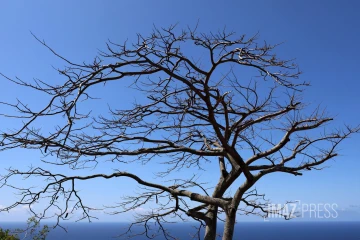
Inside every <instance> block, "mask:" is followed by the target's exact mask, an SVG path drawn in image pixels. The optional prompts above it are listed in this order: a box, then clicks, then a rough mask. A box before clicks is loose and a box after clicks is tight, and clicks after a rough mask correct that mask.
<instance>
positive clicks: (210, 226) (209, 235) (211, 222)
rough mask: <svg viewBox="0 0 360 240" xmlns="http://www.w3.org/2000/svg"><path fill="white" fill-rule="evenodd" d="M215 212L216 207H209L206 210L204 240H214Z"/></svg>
mask: <svg viewBox="0 0 360 240" xmlns="http://www.w3.org/2000/svg"><path fill="white" fill-rule="evenodd" d="M217 211H218V207H217V206H210V207H209V209H208V212H207V214H206V218H207V220H206V228H205V236H204V240H216V226H217Z"/></svg>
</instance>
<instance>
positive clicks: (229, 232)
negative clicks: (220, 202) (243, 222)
mask: <svg viewBox="0 0 360 240" xmlns="http://www.w3.org/2000/svg"><path fill="white" fill-rule="evenodd" d="M235 221H236V210H235V209H231V210H230V211H228V213H226V222H225V226H224V233H223V237H222V240H232V239H233V236H234V228H235Z"/></svg>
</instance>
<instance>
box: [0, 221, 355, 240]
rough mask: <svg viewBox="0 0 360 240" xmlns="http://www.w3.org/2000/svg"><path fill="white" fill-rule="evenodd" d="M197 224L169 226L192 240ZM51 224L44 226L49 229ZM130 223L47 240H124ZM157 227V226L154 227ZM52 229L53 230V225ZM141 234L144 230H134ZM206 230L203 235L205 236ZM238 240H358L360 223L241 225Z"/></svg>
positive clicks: (99, 225)
mask: <svg viewBox="0 0 360 240" xmlns="http://www.w3.org/2000/svg"><path fill="white" fill-rule="evenodd" d="M194 223H195V222H186V223H174V224H165V227H166V228H167V229H168V231H169V232H170V233H171V234H172V235H173V236H174V237H176V239H179V240H180V239H181V240H182V239H192V238H191V234H195V229H194V227H193V226H195V224H194ZM45 224H47V223H45V222H44V223H43V224H42V225H45ZM128 224H130V222H92V223H91V224H86V222H66V223H63V224H62V226H63V227H64V228H66V229H67V232H66V231H64V230H63V229H61V228H59V227H57V228H55V229H52V228H50V229H51V230H50V233H49V234H48V237H47V238H46V239H47V240H60V239H67V240H75V239H86V240H92V239H94V240H95V239H114V238H115V239H116V238H117V239H124V238H126V237H124V236H123V238H119V234H121V233H123V232H124V230H125V229H126V228H127V226H128ZM25 225H26V223H24V222H17V223H16V222H0V227H2V228H5V229H6V228H8V229H15V228H18V227H24V226H25ZM222 225H223V223H219V225H218V233H219V234H221V231H222ZM151 226H152V227H154V226H153V225H151ZM49 227H51V226H50V225H49ZM136 230H141V229H140V228H134V232H133V233H136ZM150 232H151V234H158V235H159V236H158V237H157V238H155V239H160V240H162V239H165V238H164V237H163V236H162V235H161V233H159V232H157V231H156V229H153V231H150ZM203 232H204V231H203V230H202V231H201V235H203ZM234 236H235V237H234V239H239V240H242V239H244V240H247V239H251V240H282V239H290V238H291V239H292V240H303V239H306V240H317V239H326V240H342V239H345V240H353V239H354V240H358V239H360V221H269V222H259V221H258V222H255V221H247V222H239V223H238V224H237V225H236V227H235V234H234ZM132 239H135V240H140V239H146V237H145V236H137V237H134V238H132Z"/></svg>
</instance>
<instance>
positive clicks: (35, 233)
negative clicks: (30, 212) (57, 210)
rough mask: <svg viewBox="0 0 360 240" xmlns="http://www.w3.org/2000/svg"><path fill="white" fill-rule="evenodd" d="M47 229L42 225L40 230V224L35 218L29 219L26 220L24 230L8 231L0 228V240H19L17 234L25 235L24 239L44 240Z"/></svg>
mask: <svg viewBox="0 0 360 240" xmlns="http://www.w3.org/2000/svg"><path fill="white" fill-rule="evenodd" d="M49 231H50V230H49V227H48V226H47V225H44V226H43V227H42V228H41V229H40V222H39V220H37V219H36V218H35V217H31V218H29V219H28V220H27V227H26V229H25V230H24V229H15V230H14V231H10V230H9V229H6V230H4V229H2V228H0V240H20V238H19V236H18V234H19V233H25V236H24V238H25V239H33V240H45V239H46V236H47V234H48V233H49Z"/></svg>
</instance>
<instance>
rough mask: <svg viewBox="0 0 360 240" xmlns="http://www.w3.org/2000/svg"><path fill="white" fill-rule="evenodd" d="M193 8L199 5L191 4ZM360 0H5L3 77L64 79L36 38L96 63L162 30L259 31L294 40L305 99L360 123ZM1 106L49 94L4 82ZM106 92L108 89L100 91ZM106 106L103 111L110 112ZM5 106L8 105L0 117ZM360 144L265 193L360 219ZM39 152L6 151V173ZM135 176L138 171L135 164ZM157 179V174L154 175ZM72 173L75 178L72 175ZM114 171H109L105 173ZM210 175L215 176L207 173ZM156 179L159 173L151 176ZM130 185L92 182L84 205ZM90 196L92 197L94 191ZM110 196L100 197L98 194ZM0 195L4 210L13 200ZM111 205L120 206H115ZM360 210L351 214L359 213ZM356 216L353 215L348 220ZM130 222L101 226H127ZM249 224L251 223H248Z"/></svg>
mask: <svg viewBox="0 0 360 240" xmlns="http://www.w3.org/2000/svg"><path fill="white" fill-rule="evenodd" d="M190 3H191V4H190ZM359 7H360V3H359V2H358V1H355V0H353V1H285V0H281V1H280V0H279V1H267V0H263V1H259V0H255V1H235V0H233V1H226V2H225V1H223V2H219V1H203V0H202V1H157V0H156V1H144V0H143V1H115V0H113V1H108V0H104V1H94V0H87V1H83V0H81V1H80V0H79V1H69V0H64V1H45V0H44V1H25V0H23V1H10V0H8V1H1V3H0V34H1V41H0V72H2V73H4V74H6V75H8V76H18V77H20V78H22V79H24V80H31V79H32V78H33V77H36V78H41V79H44V80H45V79H46V80H48V81H59V80H60V79H59V78H58V77H59V75H58V74H57V73H56V72H54V70H53V69H52V67H51V66H52V65H53V66H57V67H61V66H63V65H64V63H63V62H61V61H59V59H57V58H55V57H54V56H53V55H52V54H51V53H50V52H49V51H47V50H46V49H45V48H44V47H42V46H41V45H40V44H39V43H38V42H36V40H35V39H34V38H33V37H32V36H31V34H30V31H31V32H33V33H34V34H35V35H36V36H38V37H39V38H40V39H44V40H45V41H46V42H47V43H48V44H49V45H50V46H51V47H52V48H54V49H55V50H56V51H57V52H59V53H60V54H62V55H63V56H65V57H67V58H68V59H71V60H72V61H75V62H76V61H78V62H82V61H92V59H93V57H94V56H95V55H96V54H97V51H98V49H105V42H106V41H107V40H108V39H110V40H112V41H114V42H120V43H121V42H123V41H125V40H126V39H129V40H131V39H134V37H135V34H136V33H142V34H144V35H146V33H149V32H150V31H151V29H152V28H153V25H156V26H159V27H167V26H168V25H170V24H174V23H178V25H179V27H180V28H181V27H186V26H187V25H189V26H195V24H196V23H197V22H198V21H199V29H200V30H201V31H204V32H208V31H216V30H218V29H222V28H224V26H226V28H227V29H229V30H234V31H235V32H237V33H238V34H239V35H240V34H247V35H253V34H255V33H257V32H259V34H260V39H261V40H266V41H267V42H270V43H279V42H284V44H283V45H281V46H280V47H279V49H278V53H279V55H280V56H282V57H285V58H296V62H297V63H298V64H299V66H300V70H302V71H303V72H304V73H303V74H302V76H301V78H302V79H303V80H305V81H310V82H311V85H312V87H311V88H309V89H307V92H306V93H305V96H304V98H305V99H307V101H309V102H311V103H313V104H321V105H322V106H324V107H326V109H327V110H328V112H330V113H332V114H333V115H336V116H337V121H336V123H335V124H337V125H338V126H339V125H341V124H342V123H348V124H352V125H356V124H359V123H360V120H359V119H360V118H359V117H360V113H359V103H360V95H359V93H358V92H359V89H360V82H359V73H358V68H359V64H360V60H359V56H360V48H359V42H360V30H359V28H358V23H359V22H360V15H359V14H358V9H359ZM0 89H1V90H2V91H1V95H0V101H15V100H16V98H17V97H18V98H20V99H24V100H26V101H27V102H28V103H29V104H31V105H32V106H35V107H40V106H41V103H42V102H41V100H42V96H33V95H29V92H27V91H25V90H24V89H21V88H18V87H17V86H14V85H13V84H11V83H9V82H7V81H5V79H3V78H0ZM99 91H104V90H99ZM119 91H121V90H118V89H115V88H114V89H109V88H108V89H106V92H105V93H106V95H107V96H108V97H109V96H110V97H111V98H113V99H116V98H118V97H119V96H122V98H124V99H125V100H128V99H134V98H136V96H130V95H129V94H127V93H126V91H125V90H122V92H119ZM101 107H102V105H101V102H99V103H96V104H95V105H94V108H99V109H100V108H101ZM1 111H4V110H2V107H1V106H0V112H1ZM2 121H3V122H2V124H1V127H2V128H7V129H11V128H14V127H16V126H15V125H14V124H15V123H14V122H13V121H10V120H3V119H2ZM359 143H360V138H359V136H354V137H352V138H351V139H350V140H348V141H346V142H345V144H343V145H342V146H341V152H340V153H341V154H342V155H341V156H340V157H338V158H336V160H334V161H330V162H329V163H328V164H327V165H328V166H330V168H327V169H325V170H323V171H317V172H314V171H311V172H307V173H305V174H304V176H302V177H292V176H288V175H282V174H275V175H273V176H270V177H267V178H265V179H264V180H262V181H260V182H259V184H258V187H257V188H258V190H259V191H262V192H265V193H266V194H267V196H268V198H270V199H271V200H273V201H274V202H279V203H281V202H284V201H286V200H301V201H302V202H304V203H337V204H338V205H339V209H343V212H345V213H344V215H343V218H344V219H347V220H360V206H359V204H360V174H359V169H360V161H359V157H358V156H360V148H359ZM38 159H39V154H38V153H37V152H29V151H24V150H19V151H11V152H1V153H0V171H2V170H1V169H3V168H6V167H9V166H18V167H25V166H29V165H30V163H31V162H32V163H38ZM127 168H128V170H132V168H131V166H127ZM150 169H152V170H153V171H154V172H155V168H150ZM66 171H67V172H68V173H69V174H75V173H74V172H70V171H69V170H66ZM101 171H109V165H104V166H100V167H99V168H98V169H97V170H94V171H93V173H95V172H101ZM201 174H202V176H203V177H206V176H207V175H206V173H201ZM146 177H148V178H149V180H151V179H152V180H154V181H156V179H154V177H153V175H152V174H147V175H146ZM129 184H131V183H130V182H129V181H124V182H119V181H118V180H117V181H98V182H92V188H91V189H89V188H88V186H86V185H84V186H83V187H84V190H83V194H84V198H86V197H88V198H89V199H90V201H91V202H93V203H100V202H103V201H104V199H106V200H108V199H114V201H116V200H118V198H119V197H120V196H121V195H122V194H123V193H124V192H128V191H129V190H130V189H129V188H128V186H132V185H129ZM86 189H87V190H86ZM95 190H96V191H97V192H102V193H101V194H100V195H99V194H96V195H94V191H95ZM3 194H4V193H0V205H4V204H6V202H9V201H11V199H12V198H13V197H12V195H11V194H9V193H7V194H6V197H4V196H5V194H4V195H3ZM107 203H111V202H107ZM349 212H350V213H349ZM348 213H349V214H348ZM26 218H27V215H26V209H18V211H14V212H12V213H10V214H6V215H5V214H0V221H3V220H21V219H26ZM129 218H130V216H124V217H117V218H110V217H108V216H101V220H103V221H105V220H106V221H110V220H117V221H118V220H124V219H129ZM244 219H246V218H244Z"/></svg>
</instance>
